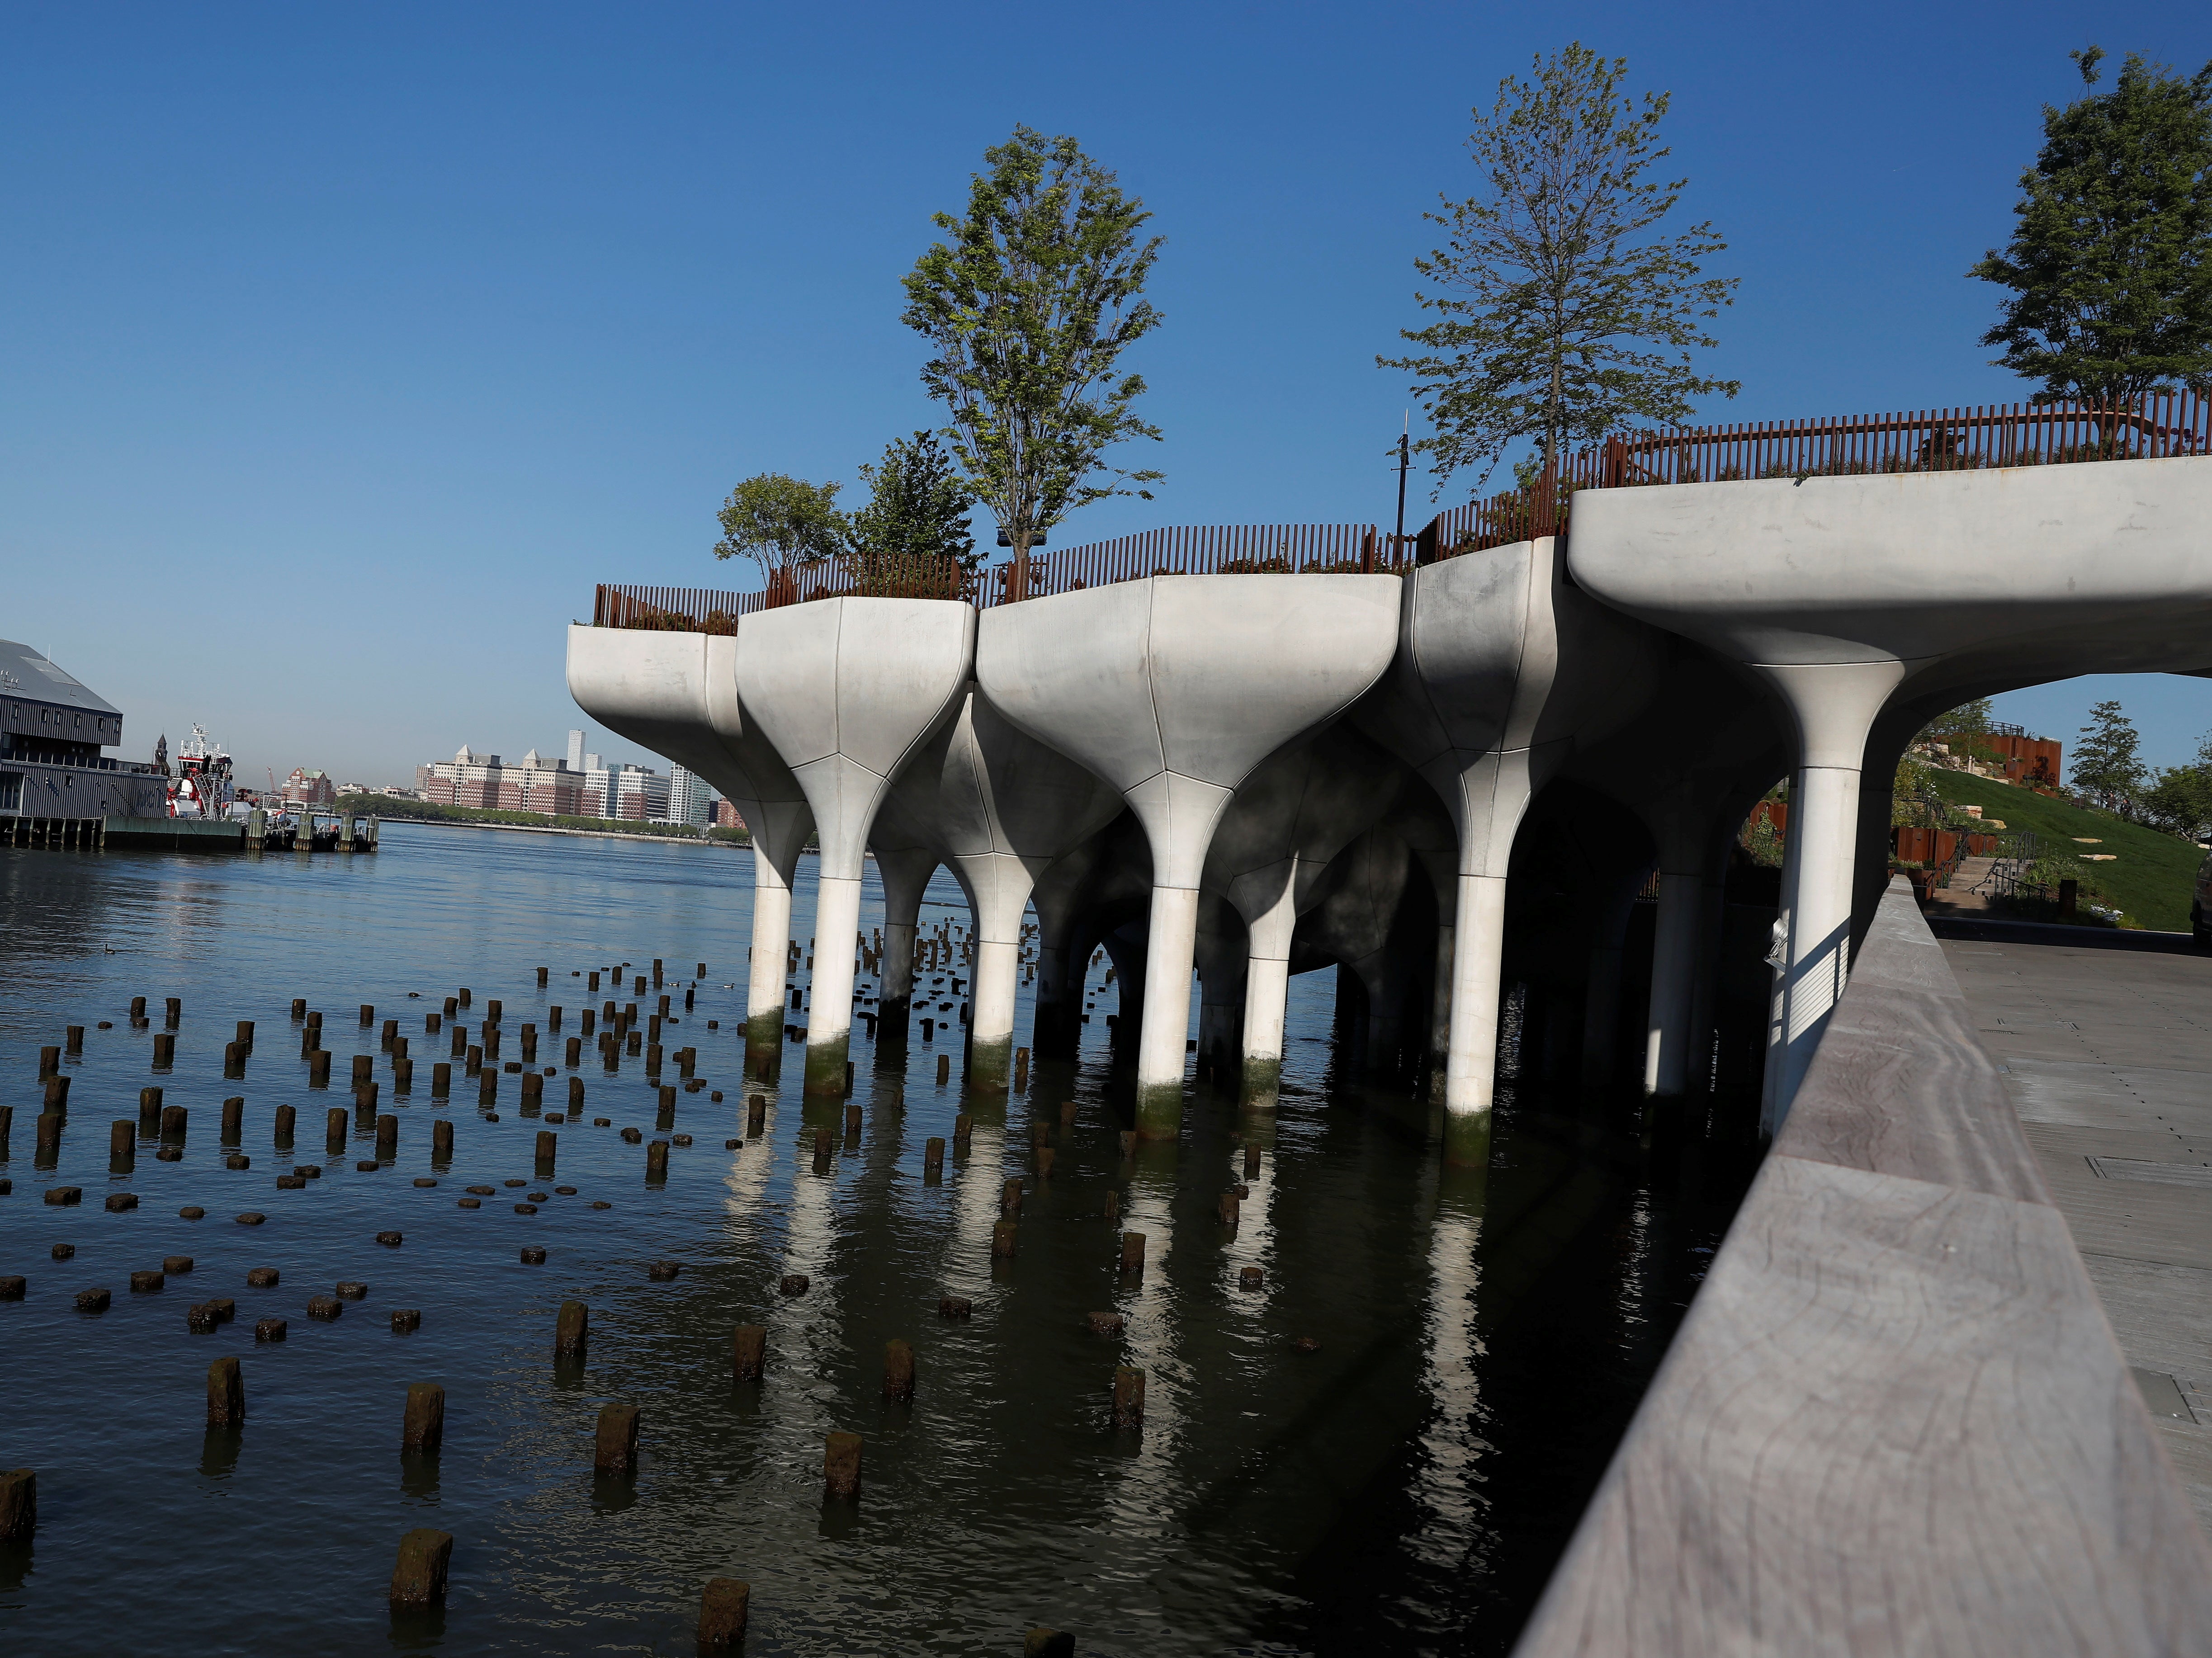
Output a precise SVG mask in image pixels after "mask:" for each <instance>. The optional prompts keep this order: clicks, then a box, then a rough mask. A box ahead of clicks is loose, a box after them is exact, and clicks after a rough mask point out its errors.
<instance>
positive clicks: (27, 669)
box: [0, 639, 123, 718]
mask: <svg viewBox="0 0 2212 1658" xmlns="http://www.w3.org/2000/svg"><path fill="white" fill-rule="evenodd" d="M9 692H13V693H14V694H15V695H18V696H34V697H36V698H37V699H38V700H39V701H41V702H48V703H54V704H57V705H58V706H59V707H62V708H78V709H82V711H83V712H85V713H87V714H114V715H116V716H117V717H118V718H120V717H121V716H122V714H123V710H122V709H120V708H117V707H116V706H115V704H113V703H112V702H111V701H108V700H107V699H106V697H104V696H100V695H95V694H94V692H93V691H92V690H91V689H90V688H89V687H88V686H86V685H85V684H84V683H82V682H81V681H79V680H78V679H76V677H73V676H71V675H70V674H69V673H67V672H65V671H63V670H62V669H60V668H58V667H56V666H55V665H53V664H52V663H51V662H49V661H47V660H46V658H45V657H43V656H41V655H40V654H39V653H38V652H36V651H34V650H33V649H32V648H31V647H29V646H28V645H19V644H17V643H16V642H15V641H14V640H12V639H0V695H4V694H6V693H9Z"/></svg>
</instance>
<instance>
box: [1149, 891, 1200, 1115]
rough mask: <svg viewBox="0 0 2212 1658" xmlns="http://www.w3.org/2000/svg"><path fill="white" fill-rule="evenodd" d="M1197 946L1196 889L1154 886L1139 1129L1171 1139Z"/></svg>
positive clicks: (1187, 1037) (1179, 1112) (1177, 1109)
mask: <svg viewBox="0 0 2212 1658" xmlns="http://www.w3.org/2000/svg"><path fill="white" fill-rule="evenodd" d="M1197 948H1198V889H1197V888H1196V887H1167V886H1155V887H1154V888H1153V889H1152V920H1151V922H1150V924H1149V925H1148V926H1146V932H1145V988H1146V992H1147V994H1146V997H1145V1003H1144V1009H1145V1011H1144V1023H1142V1024H1141V1025H1140V1026H1139V1028H1138V1037H1137V1133H1138V1134H1139V1137H1141V1138H1143V1139H1174V1138H1175V1136H1176V1133H1179V1132H1180V1131H1181V1129H1182V1078H1183V1061H1184V1058H1185V1051H1184V1050H1185V1047H1186V1045H1187V1044H1188V1042H1189V1040H1190V975H1191V966H1192V963H1193V962H1194V959H1195V957H1196V954H1197Z"/></svg>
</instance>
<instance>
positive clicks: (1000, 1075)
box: [968, 938, 1022, 1091]
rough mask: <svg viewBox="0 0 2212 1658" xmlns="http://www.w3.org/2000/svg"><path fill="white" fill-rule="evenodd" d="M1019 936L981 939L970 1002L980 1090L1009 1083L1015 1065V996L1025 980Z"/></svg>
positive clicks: (973, 1079)
mask: <svg viewBox="0 0 2212 1658" xmlns="http://www.w3.org/2000/svg"><path fill="white" fill-rule="evenodd" d="M1021 956H1022V946H1021V940H1020V939H1019V938H979V939H978V940H977V941H976V944H975V987H974V989H975V995H974V998H973V999H972V1000H971V1001H970V1002H969V1011H968V1019H969V1033H968V1044H969V1046H968V1073H969V1085H970V1086H971V1087H973V1088H975V1089H976V1090H978V1091H982V1090H1001V1089H1004V1088H1005V1087H1006V1076H1007V1073H1008V1072H1009V1071H1010V1070H1011V1068H1012V1064H1013V1048H1014V999H1015V996H1016V994H1017V993H1018V988H1019V986H1020V982H1021V966H1022V963H1021Z"/></svg>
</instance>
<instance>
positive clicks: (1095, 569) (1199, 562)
mask: <svg viewBox="0 0 2212 1658" xmlns="http://www.w3.org/2000/svg"><path fill="white" fill-rule="evenodd" d="M1413 541H1414V538H1413V537H1412V536H1407V537H1404V539H1403V540H1402V542H1401V540H1400V539H1399V537H1395V536H1393V535H1391V534H1389V533H1388V532H1387V531H1382V530H1378V529H1377V528H1376V526H1375V525H1371V524H1237V525H1185V526H1182V527H1179V528H1176V529H1170V530H1146V531H1143V532H1142V533H1141V534H1138V535H1133V536H1122V537H1118V538H1117V539H1115V540H1113V541H1094V542H1091V543H1089V544H1085V545H1084V546H1080V547H1063V548H1060V549H1058V550H1054V551H1051V552H1042V553H1031V554H1030V561H1029V573H1028V581H1027V583H1026V586H1025V589H1024V590H1023V591H1016V587H1015V578H1014V576H1013V574H1012V570H1013V567H1012V565H1000V567H999V568H996V569H994V570H989V571H987V572H985V576H986V580H984V581H983V582H982V583H981V591H980V592H979V593H978V595H977V598H976V603H977V604H984V605H993V604H1010V603H1012V602H1013V601H1014V600H1015V599H1018V598H1046V597H1048V595H1050V594H1053V593H1069V592H1076V591H1078V590H1079V589H1080V588H1084V587H1106V586H1112V585H1114V584H1115V582H1119V581H1135V580H1140V579H1142V578H1143V577H1146V576H1152V575H1278V574H1280V575H1316V574H1360V573H1369V574H1372V573H1374V572H1376V571H1383V572H1388V571H1392V570H1398V569H1403V568H1406V567H1407V566H1408V565H1410V564H1412V563H1413Z"/></svg>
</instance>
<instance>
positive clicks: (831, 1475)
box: [822, 1433, 860, 1501]
mask: <svg viewBox="0 0 2212 1658" xmlns="http://www.w3.org/2000/svg"><path fill="white" fill-rule="evenodd" d="M822 1483H823V1487H824V1489H825V1490H826V1491H827V1492H828V1494H829V1496H831V1497H837V1498H841V1499H843V1500H846V1501H850V1500H851V1499H852V1498H854V1497H858V1496H859V1495H860V1435H858V1434H850V1433H834V1434H831V1435H829V1436H828V1438H826V1439H825V1440H824V1441H823V1447H822Z"/></svg>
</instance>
